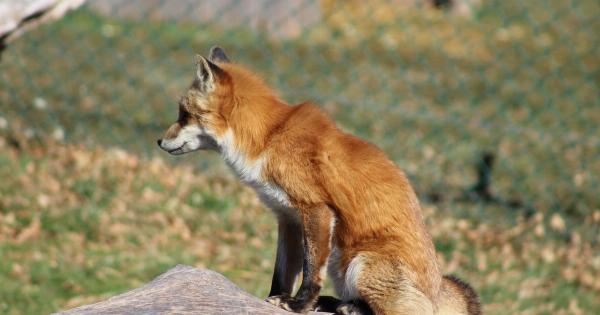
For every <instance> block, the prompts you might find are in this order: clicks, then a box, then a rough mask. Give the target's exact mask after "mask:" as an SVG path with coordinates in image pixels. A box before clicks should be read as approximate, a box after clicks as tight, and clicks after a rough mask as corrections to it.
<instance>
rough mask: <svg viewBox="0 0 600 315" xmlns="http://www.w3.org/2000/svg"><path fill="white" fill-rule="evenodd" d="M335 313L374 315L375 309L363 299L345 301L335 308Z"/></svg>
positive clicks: (343, 314) (342, 314)
mask: <svg viewBox="0 0 600 315" xmlns="http://www.w3.org/2000/svg"><path fill="white" fill-rule="evenodd" d="M335 314H337V315H373V311H371V309H370V308H369V306H368V305H367V303H364V302H362V301H360V302H354V303H353V302H351V303H344V304H342V305H340V306H338V308H337V309H336V310H335Z"/></svg>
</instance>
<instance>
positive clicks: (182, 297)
mask: <svg viewBox="0 0 600 315" xmlns="http://www.w3.org/2000/svg"><path fill="white" fill-rule="evenodd" d="M57 314H63V315H67V314H68V315H84V314H124V315H128V314H207V315H209V314H260V315H263V314H264V315H267V314H275V315H277V314H281V315H286V314H287V315H289V314H293V313H290V312H287V311H284V310H282V309H279V308H277V307H275V306H273V305H271V304H269V303H267V302H264V301H262V300H260V299H258V298H256V297H254V296H252V295H250V294H248V293H247V292H245V291H244V290H242V289H240V288H239V287H237V286H236V285H235V284H233V283H232V282H231V281H229V280H227V278H225V277H224V276H222V275H221V274H219V273H217V272H214V271H212V270H205V269H196V268H193V267H190V266H184V265H178V266H176V267H174V268H172V269H170V270H169V271H167V272H165V273H163V274H162V275H160V276H158V277H156V279H154V280H153V281H151V282H150V283H147V284H146V285H144V286H143V287H141V288H137V289H134V290H131V291H129V292H126V293H123V294H120V295H117V296H114V297H112V298H110V299H108V300H106V301H102V302H99V303H95V304H90V305H85V306H80V307H77V308H74V309H71V310H68V311H64V312H60V313H57ZM309 314H312V315H318V314H323V315H325V314H328V313H320V312H311V313H309Z"/></svg>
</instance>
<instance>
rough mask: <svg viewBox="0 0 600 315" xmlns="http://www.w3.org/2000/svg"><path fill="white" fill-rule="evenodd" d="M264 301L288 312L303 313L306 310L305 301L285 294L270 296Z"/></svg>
mask: <svg viewBox="0 0 600 315" xmlns="http://www.w3.org/2000/svg"><path fill="white" fill-rule="evenodd" d="M265 301H267V302H269V303H271V304H273V305H275V306H277V307H280V308H282V309H284V310H286V311H290V312H295V313H304V312H306V311H307V310H308V309H307V307H306V303H304V302H303V301H301V300H298V299H295V298H293V297H291V296H287V295H275V296H270V297H268V298H267V299H266V300H265Z"/></svg>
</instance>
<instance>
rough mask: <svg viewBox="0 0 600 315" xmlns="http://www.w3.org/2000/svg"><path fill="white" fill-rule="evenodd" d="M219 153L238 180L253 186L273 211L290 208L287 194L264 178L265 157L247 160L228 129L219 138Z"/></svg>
mask: <svg viewBox="0 0 600 315" xmlns="http://www.w3.org/2000/svg"><path fill="white" fill-rule="evenodd" d="M218 142H219V146H220V148H221V154H222V155H223V159H224V160H225V162H226V163H227V164H228V165H229V166H230V167H231V168H232V169H233V171H234V172H235V173H236V174H237V175H238V176H239V178H240V180H241V181H242V182H243V183H245V184H247V185H249V186H250V187H252V188H254V190H255V191H256V193H257V194H258V197H259V198H260V200H261V201H262V202H263V203H265V205H266V206H268V207H269V208H271V209H272V210H274V211H286V209H289V208H291V203H290V199H289V197H288V195H287V194H286V193H285V191H283V189H281V187H279V186H278V185H276V184H274V183H271V182H269V181H266V180H264V178H263V174H262V172H263V165H264V163H265V157H264V156H259V157H258V158H257V159H254V160H249V159H247V158H246V156H245V154H244V153H243V152H241V151H240V150H239V149H238V148H237V147H236V145H235V141H234V136H233V132H232V131H231V130H228V131H227V132H226V133H225V134H224V135H223V137H222V138H221V139H219V141H218Z"/></svg>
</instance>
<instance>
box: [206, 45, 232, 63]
mask: <svg viewBox="0 0 600 315" xmlns="http://www.w3.org/2000/svg"><path fill="white" fill-rule="evenodd" d="M208 60H210V61H212V62H221V63H227V62H229V58H227V55H225V52H224V51H223V48H221V47H219V46H213V47H212V48H211V49H210V52H209V53H208Z"/></svg>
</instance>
